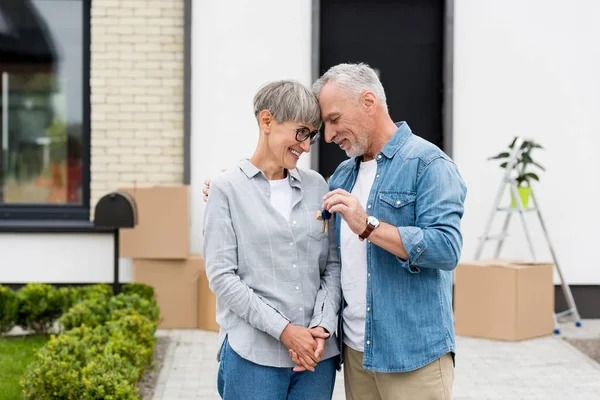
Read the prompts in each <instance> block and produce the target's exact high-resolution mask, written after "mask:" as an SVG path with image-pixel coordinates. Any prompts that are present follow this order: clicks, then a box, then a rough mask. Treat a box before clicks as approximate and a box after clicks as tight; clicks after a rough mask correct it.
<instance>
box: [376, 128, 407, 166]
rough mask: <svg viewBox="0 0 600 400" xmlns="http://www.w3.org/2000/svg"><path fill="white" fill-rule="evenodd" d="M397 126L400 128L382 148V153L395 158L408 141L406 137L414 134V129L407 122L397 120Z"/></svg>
mask: <svg viewBox="0 0 600 400" xmlns="http://www.w3.org/2000/svg"><path fill="white" fill-rule="evenodd" d="M396 126H397V127H398V130H396V133H394V136H392V138H391V139H390V140H389V141H388V142H387V143H386V144H385V146H383V149H381V154H383V155H384V156H386V157H387V158H393V157H394V156H395V155H396V153H397V152H398V150H400V147H402V145H403V144H404V142H406V139H408V137H409V136H410V135H411V134H412V131H411V129H410V127H409V126H408V124H407V123H406V122H404V121H401V122H396Z"/></svg>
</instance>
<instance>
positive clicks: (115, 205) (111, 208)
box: [94, 192, 137, 228]
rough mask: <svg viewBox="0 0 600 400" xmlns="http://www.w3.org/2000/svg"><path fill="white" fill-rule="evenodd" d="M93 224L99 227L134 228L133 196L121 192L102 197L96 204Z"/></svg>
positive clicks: (135, 220) (135, 210) (135, 222)
mask: <svg viewBox="0 0 600 400" xmlns="http://www.w3.org/2000/svg"><path fill="white" fill-rule="evenodd" d="M94 225H96V226H97V227H99V228H134V227H135V226H136V225H137V207H136V204H135V200H134V198H133V197H131V196H130V195H129V194H128V193H123V192H114V193H109V194H107V195H106V196H104V197H102V198H101V199H100V200H99V201H98V203H97V204H96V210H95V212H94Z"/></svg>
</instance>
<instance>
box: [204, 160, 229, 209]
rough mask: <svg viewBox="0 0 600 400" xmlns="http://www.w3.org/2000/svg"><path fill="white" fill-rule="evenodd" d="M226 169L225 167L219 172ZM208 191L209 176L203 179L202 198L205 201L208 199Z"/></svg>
mask: <svg viewBox="0 0 600 400" xmlns="http://www.w3.org/2000/svg"><path fill="white" fill-rule="evenodd" d="M225 171H227V168H225V169H222V170H221V172H225ZM209 191H210V178H206V180H205V181H204V187H203V188H202V198H203V199H204V202H205V203H206V202H207V201H208V192H209Z"/></svg>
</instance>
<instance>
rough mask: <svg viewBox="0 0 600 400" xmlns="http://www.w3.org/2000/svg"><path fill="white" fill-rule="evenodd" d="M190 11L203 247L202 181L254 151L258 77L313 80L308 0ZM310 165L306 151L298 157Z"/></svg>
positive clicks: (198, 246) (211, 4)
mask: <svg viewBox="0 0 600 400" xmlns="http://www.w3.org/2000/svg"><path fill="white" fill-rule="evenodd" d="M192 7H193V12H192V50H191V51H192V68H193V70H192V116H191V119H192V138H191V154H192V157H191V158H192V161H191V188H192V194H191V196H192V243H191V249H192V251H193V252H195V253H201V252H202V241H203V235H202V223H203V213H204V203H203V201H202V193H201V191H202V184H203V182H204V179H205V178H207V177H210V176H214V175H215V174H218V173H219V171H220V170H221V169H223V168H231V167H232V166H234V165H235V164H236V163H237V162H238V160H240V159H242V158H247V157H250V156H251V155H252V153H253V152H254V149H255V148H256V143H257V138H258V128H257V124H256V120H255V119H254V115H253V109H252V98H253V96H254V93H255V92H256V90H257V89H258V88H259V87H260V85H262V84H263V83H265V82H267V81H271V80H276V79H296V80H298V81H300V82H302V83H304V84H306V85H310V84H311V83H312V82H311V79H312V76H311V32H312V25H311V12H312V2H311V0H294V1H281V0H257V1H245V0H234V1H208V0H195V1H194V2H193V5H192ZM299 166H301V167H310V155H308V154H305V155H303V156H302V157H301V159H300V164H299Z"/></svg>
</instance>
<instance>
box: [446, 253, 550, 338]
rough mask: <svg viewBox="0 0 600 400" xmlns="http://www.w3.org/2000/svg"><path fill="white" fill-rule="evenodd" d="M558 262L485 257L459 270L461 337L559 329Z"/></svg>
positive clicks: (456, 296)
mask: <svg viewBox="0 0 600 400" xmlns="http://www.w3.org/2000/svg"><path fill="white" fill-rule="evenodd" d="M552 274H553V264H551V263H527V262H521V261H516V260H480V261H472V262H468V263H461V264H459V265H458V267H457V269H456V274H455V278H456V283H455V286H454V322H455V332H456V334H457V335H464V336H474V337H482V338H489V339H501V340H522V339H529V338H534V337H539V336H544V335H551V334H552V332H553V330H554V319H553V315H554V283H553V275H552Z"/></svg>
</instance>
